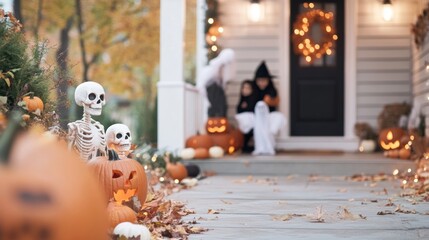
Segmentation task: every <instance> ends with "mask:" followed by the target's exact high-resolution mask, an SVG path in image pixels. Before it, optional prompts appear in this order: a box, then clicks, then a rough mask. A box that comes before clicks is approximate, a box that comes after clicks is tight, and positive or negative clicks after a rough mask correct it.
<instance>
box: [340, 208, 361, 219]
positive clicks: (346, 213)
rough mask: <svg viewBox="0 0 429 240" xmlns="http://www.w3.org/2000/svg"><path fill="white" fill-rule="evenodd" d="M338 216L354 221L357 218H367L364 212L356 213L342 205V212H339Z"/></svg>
mask: <svg viewBox="0 0 429 240" xmlns="http://www.w3.org/2000/svg"><path fill="white" fill-rule="evenodd" d="M338 216H339V218H340V219H342V220H352V221H355V220H360V219H364V220H365V219H366V217H365V216H363V215H362V214H359V215H354V214H353V213H351V212H350V210H349V209H348V208H346V207H340V212H338Z"/></svg>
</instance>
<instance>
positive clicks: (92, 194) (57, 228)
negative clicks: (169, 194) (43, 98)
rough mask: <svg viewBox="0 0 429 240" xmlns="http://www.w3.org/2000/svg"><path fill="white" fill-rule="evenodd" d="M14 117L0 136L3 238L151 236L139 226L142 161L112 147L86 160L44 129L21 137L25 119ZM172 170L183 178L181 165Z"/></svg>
mask: <svg viewBox="0 0 429 240" xmlns="http://www.w3.org/2000/svg"><path fill="white" fill-rule="evenodd" d="M11 115H12V116H13V117H11V118H13V119H9V121H8V124H7V125H8V126H7V128H6V129H5V130H4V131H3V133H2V135H1V138H0V196H1V197H0V213H1V214H0V239H108V238H109V234H118V235H121V236H125V237H127V238H125V239H128V237H130V238H131V239H137V238H136V237H139V238H138V239H151V236H150V232H149V230H148V228H147V227H145V226H144V225H141V224H136V223H137V216H138V213H137V212H139V211H140V209H141V207H142V205H144V204H145V202H146V197H147V195H148V184H147V177H146V174H145V169H144V168H143V166H142V165H141V164H140V163H139V162H137V161H136V160H133V159H130V158H128V157H125V156H121V157H120V156H118V154H116V152H115V151H114V150H109V151H108V153H109V154H108V156H99V157H96V158H94V159H92V160H91V161H89V162H88V163H85V162H83V161H81V160H80V158H79V156H78V155H77V154H76V153H75V152H73V151H69V150H68V147H67V144H66V142H65V141H62V140H58V138H57V137H56V136H54V135H49V133H48V132H45V130H44V128H43V127H33V128H31V129H30V130H29V131H27V132H23V133H21V131H22V130H21V127H20V125H21V120H22V114H21V113H18V112H16V113H14V114H11ZM167 168H168V172H169V174H170V175H171V177H175V178H184V177H185V175H183V172H184V171H186V168H185V167H184V166H183V165H179V164H171V165H169V166H168V167H167ZM175 168H180V169H181V171H180V172H181V173H176V169H175ZM75 229H79V230H78V231H76V230H75ZM133 237H134V238H133Z"/></svg>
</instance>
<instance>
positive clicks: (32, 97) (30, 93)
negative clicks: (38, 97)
mask: <svg viewBox="0 0 429 240" xmlns="http://www.w3.org/2000/svg"><path fill="white" fill-rule="evenodd" d="M26 96H30V99H34V92H28V93H26V94H24V96H22V97H26Z"/></svg>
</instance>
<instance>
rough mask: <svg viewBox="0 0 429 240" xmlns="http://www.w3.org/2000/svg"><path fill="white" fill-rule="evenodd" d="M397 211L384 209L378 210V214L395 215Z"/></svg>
mask: <svg viewBox="0 0 429 240" xmlns="http://www.w3.org/2000/svg"><path fill="white" fill-rule="evenodd" d="M394 214H395V213H394V212H392V211H390V210H384V211H379V212H377V215H394Z"/></svg>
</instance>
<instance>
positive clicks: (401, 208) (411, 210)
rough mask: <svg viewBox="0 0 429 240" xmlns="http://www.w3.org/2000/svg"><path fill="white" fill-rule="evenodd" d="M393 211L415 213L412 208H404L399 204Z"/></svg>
mask: <svg viewBox="0 0 429 240" xmlns="http://www.w3.org/2000/svg"><path fill="white" fill-rule="evenodd" d="M395 212H399V213H405V214H416V213H417V212H416V210H414V209H405V208H403V207H402V206H401V205H400V204H399V205H398V206H397V207H396V209H395Z"/></svg>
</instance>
